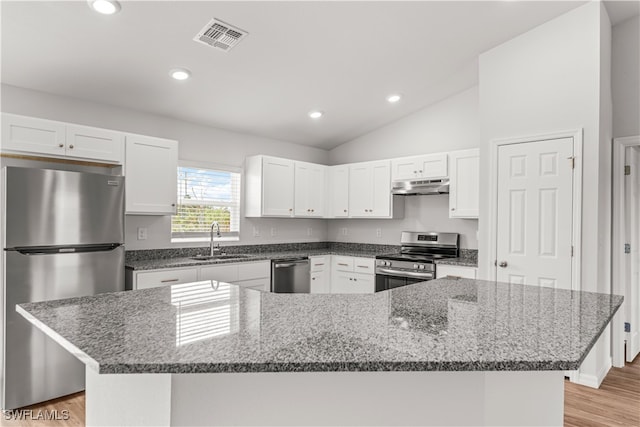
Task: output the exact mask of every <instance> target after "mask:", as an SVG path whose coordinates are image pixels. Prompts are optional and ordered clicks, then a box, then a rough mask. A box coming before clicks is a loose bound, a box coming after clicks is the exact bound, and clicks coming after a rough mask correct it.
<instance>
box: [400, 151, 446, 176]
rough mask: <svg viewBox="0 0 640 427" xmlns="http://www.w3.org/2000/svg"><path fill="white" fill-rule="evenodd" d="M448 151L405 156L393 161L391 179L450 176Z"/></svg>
mask: <svg viewBox="0 0 640 427" xmlns="http://www.w3.org/2000/svg"><path fill="white" fill-rule="evenodd" d="M447 163H448V162H447V153H438V154H429V155H425V156H414V157H403V158H399V159H393V160H392V161H391V179H392V180H394V181H395V180H401V179H405V180H408V179H420V178H422V179H437V178H446V177H447V176H448V167H447Z"/></svg>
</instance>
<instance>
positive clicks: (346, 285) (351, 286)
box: [331, 271, 375, 294]
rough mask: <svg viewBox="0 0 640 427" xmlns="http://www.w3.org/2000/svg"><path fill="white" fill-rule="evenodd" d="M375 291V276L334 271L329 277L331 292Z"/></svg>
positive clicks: (359, 292) (365, 292)
mask: <svg viewBox="0 0 640 427" xmlns="http://www.w3.org/2000/svg"><path fill="white" fill-rule="evenodd" d="M374 292H375V276H373V275H370V274H361V273H348V272H342V271H336V272H334V273H333V275H332V277H331V293H332V294H369V293H374Z"/></svg>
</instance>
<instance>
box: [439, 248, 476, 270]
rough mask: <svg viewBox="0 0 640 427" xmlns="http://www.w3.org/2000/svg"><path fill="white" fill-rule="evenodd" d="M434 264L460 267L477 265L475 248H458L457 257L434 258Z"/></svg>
mask: <svg viewBox="0 0 640 427" xmlns="http://www.w3.org/2000/svg"><path fill="white" fill-rule="evenodd" d="M436 264H443V265H459V266H461V267H478V250H477V249H460V256H459V257H458V258H444V259H438V260H436Z"/></svg>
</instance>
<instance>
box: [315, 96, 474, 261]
mask: <svg viewBox="0 0 640 427" xmlns="http://www.w3.org/2000/svg"><path fill="white" fill-rule="evenodd" d="M390 108H393V106H390ZM479 135H480V123H479V116H478V87H477V86H474V87H472V88H470V89H467V90H465V91H463V92H461V93H459V94H457V95H454V96H452V97H450V98H447V99H445V100H443V101H441V102H439V103H437V104H434V105H432V106H430V107H427V108H424V109H422V110H419V111H417V112H415V113H413V114H411V115H409V116H407V117H404V118H402V119H400V120H397V121H395V122H393V123H391V124H389V125H387V126H384V127H382V128H379V129H377V130H375V131H373V132H370V133H368V134H366V135H363V136H361V137H359V138H356V139H354V140H352V141H349V142H347V143H345V144H343V145H340V146H339V147H336V148H334V149H333V150H331V151H330V152H329V161H330V162H331V164H342V163H351V162H361V161H368V160H379V159H388V158H393V157H402V156H411V155H418V154H428V153H438V152H443V151H454V150H463V149H468V148H477V147H478V146H479V145H480V137H479ZM405 199H406V200H405V216H404V219H397V220H353V219H350V220H331V221H329V225H328V228H329V231H328V236H329V240H332V241H340V242H361V243H380V244H398V243H399V241H400V232H401V231H414V230H415V231H431V230H433V231H451V232H458V233H460V234H461V243H460V244H461V247H462V248H468V249H476V248H477V247H478V239H477V234H476V232H477V229H478V221H477V220H469V219H449V205H448V200H449V198H448V196H411V197H407V198H405ZM345 227H346V228H347V229H348V234H347V235H346V236H345V235H343V234H342V229H343V228H345ZM377 228H380V229H381V231H383V233H382V237H376V229H377Z"/></svg>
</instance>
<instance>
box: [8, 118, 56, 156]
mask: <svg viewBox="0 0 640 427" xmlns="http://www.w3.org/2000/svg"><path fill="white" fill-rule="evenodd" d="M2 149H3V150H14V151H22V152H28V153H38V154H50V155H51V154H52V155H56V156H64V155H65V125H64V123H60V122H54V121H51V120H43V119H37V118H34V117H24V116H17V115H14V114H2Z"/></svg>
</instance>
